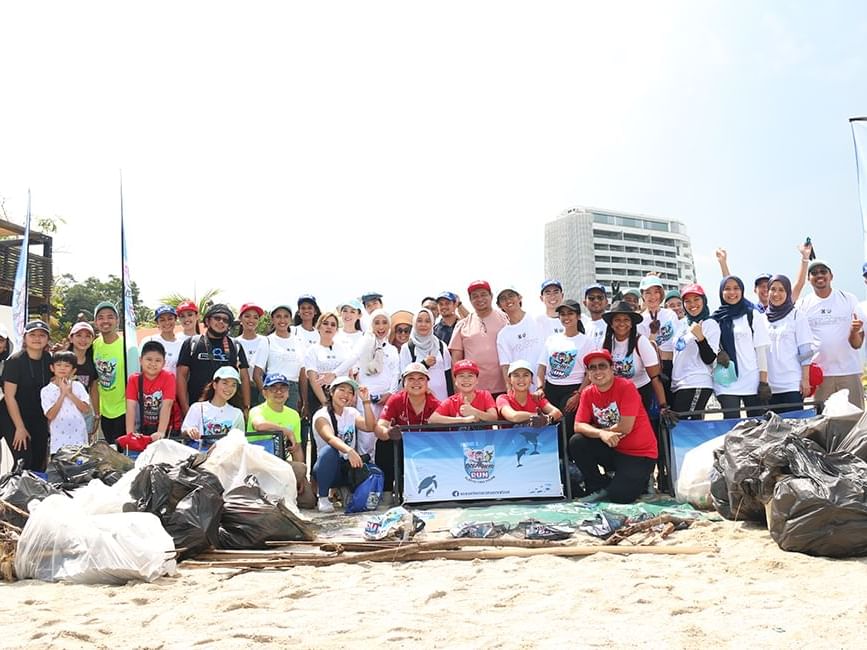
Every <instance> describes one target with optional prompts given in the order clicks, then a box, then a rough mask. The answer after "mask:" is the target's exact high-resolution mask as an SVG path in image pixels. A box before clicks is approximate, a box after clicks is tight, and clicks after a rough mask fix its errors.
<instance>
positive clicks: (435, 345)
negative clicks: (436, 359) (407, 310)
mask: <svg viewBox="0 0 867 650" xmlns="http://www.w3.org/2000/svg"><path fill="white" fill-rule="evenodd" d="M422 312H425V313H427V315H428V316H429V317H430V323H431V330H430V334H428V335H427V336H419V334H418V329H416V327H415V322H413V328H412V331H411V332H410V334H409V340H410V341H412V344H413V345H414V346H415V358H416V359H424V358H425V357H427V356H429V355H432V356H436V355H437V351H438V350H439V339H438V338H437V337H436V336H434V333H433V324H434V322H436V319H435V318H434V315H433V312H432V311H431V310H430V309H428V308H427V307H422V308H421V309H419V310H418V311H417V312H416V313H415V320H418V315H419V314H420V313H422Z"/></svg>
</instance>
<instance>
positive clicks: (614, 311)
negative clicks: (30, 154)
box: [0, 245, 867, 511]
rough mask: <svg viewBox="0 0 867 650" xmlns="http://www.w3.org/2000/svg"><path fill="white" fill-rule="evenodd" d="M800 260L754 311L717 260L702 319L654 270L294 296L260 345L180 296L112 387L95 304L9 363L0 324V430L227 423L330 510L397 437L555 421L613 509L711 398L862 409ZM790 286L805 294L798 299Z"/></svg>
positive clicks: (810, 270) (766, 285) (824, 272)
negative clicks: (406, 298) (270, 444)
mask: <svg viewBox="0 0 867 650" xmlns="http://www.w3.org/2000/svg"><path fill="white" fill-rule="evenodd" d="M799 250H800V253H801V263H800V267H799V270H798V273H797V275H796V278H795V280H796V282H795V285H794V287H793V286H792V283H791V281H790V280H789V278H788V277H787V276H785V275H781V274H767V273H766V274H761V275H758V276H757V277H755V279H754V283H753V288H754V291H755V300H754V301H751V300H749V299H748V298H747V296H746V295H745V293H746V290H745V285H744V282H743V281H742V280H741V278H740V277H738V276H736V275H733V274H731V272H730V270H729V268H728V259H727V255H726V253H725V251H723V250H721V249H720V250H718V251H717V259H718V260H719V262H720V267H721V271H722V280H721V282H720V284H719V288H718V293H717V298H718V301H719V306H718V307H716V308H715V309H713V311H711V305H710V304H709V300H708V293H709V292H707V291H706V290H705V288H704V287H702V286H701V285H699V284H695V283H693V284H689V285H686V286H683V287H681V288H680V289H679V290H674V291H668V292H666V291H665V289H664V286H663V283H662V281H661V280H660V278H659V277H658V276H657V275H656V274H654V273H649V274H648V275H646V276H645V277H644V278H643V279H642V280H641V283H640V285H639V287H638V288H637V289H629V290H626V291H621V290H620V289H619V287H616V286H615V287H612V291H609V289H608V288H606V287H605V286H603V285H601V284H598V283H594V284H591V285H589V286H587V287H586V288H585V289H584V290H583V292H582V295H580V296H570V297H567V296H565V295H564V293H563V285H562V283H561V282H560V281H559V280H557V279H547V280H545V281H544V282H542V283H541V285H540V288H539V294H538V300H539V302H538V303H536V297H535V296H533V297H530V296H528V297H527V298H525V297H524V295H523V294H522V293H521V291H519V290H518V288H516V287H503V288H497V290H496V291H495V290H494V289H493V288H492V287H491V285H490V284H489V283H488V282H487V281H483V280H477V281H473V282H471V283H469V285H468V286H467V287H466V295H467V297H468V302H469V304H468V305H464V304H463V303H462V302H461V300H460V298H459V297H458V295H457V294H456V293H453V292H451V291H444V292H442V293H439V294H438V295H436V296H425V297H424V298H422V299H421V300H420V302H419V307H418V308H417V309H413V310H399V311H394V312H391V311H389V310H386V309H385V307H384V303H383V296H382V294H380V293H377V292H369V293H366V294H364V295H362V296H361V297H360V299H359V300H356V299H351V300H348V301H346V302H344V303H342V304H340V305H337V306H336V308H335V309H334V310H328V309H326V310H324V311H323V310H322V308H321V307H320V305H319V304H318V302H317V300H316V298H315V297H314V296H313V295H311V294H304V295H302V296H300V297H299V298H298V299H297V301H296V302H295V303H292V304H290V303H283V304H279V305H276V306H274V307H272V308H271V309H270V311H269V316H270V323H271V332H270V333H269V334H267V335H261V334H259V333H257V328H258V325H259V321H260V319H261V318H262V317H263V316H264V314H265V310H264V309H263V308H262V307H261V306H259V305H258V304H255V303H252V302H249V303H246V304H244V305H242V306H241V308H240V310H239V313H238V314H237V318H236V314H235V312H234V311H233V310H232V309H231V308H230V307H229V306H227V305H224V304H216V305H212V306H210V307H209V308H208V309H207V311H206V313H204V314H199V311H198V308H197V306H196V305H195V303H193V302H192V301H185V302H182V303H181V304H179V305H177V306H176V307H171V306H168V305H163V306H161V307H159V308H158V309H157V310H156V313H155V315H156V322H157V325H158V328H159V331H158V333H156V334H154V335H153V336H150V337H148V338H147V339H145V340H144V341H143V342H142V344H141V360H140V367H141V370H140V371H139V372H136V373H133V374H131V375H130V376H129V377H128V378H127V373H126V370H125V367H124V345H123V341H122V338H121V337H120V335H119V334H118V312H117V308H116V307H115V305H113V304H112V303H110V302H101V303H99V304H98V305H96V308H95V310H94V313H93V324H91V323H88V322H79V323H76V324H75V325H74V326H73V327H72V330H71V331H70V332H69V335H68V344H67V346H66V347H67V349H66V350H64V351H61V352H56V353H54V354H53V355H51V354H49V353H48V351H47V350H48V336H49V329H48V326H47V324H46V323H45V322H43V321H39V320H37V321H31V322H29V323H27V325H26V327H25V331H24V337H23V349H21V350H18V351H13V350H11V349H10V347H9V339H8V336H7V332H5V331H2V332H0V335H2V336H0V359H2V360H3V362H4V367H3V370H2V378H3V391H4V395H5V397H4V399H3V400H2V402H0V427H2V433H3V435H4V437H5V439H6V441H7V443H8V445H9V447H10V448H11V450H12V453H13V454H14V456H15V458H16V459H22V460H23V461H24V464H25V467H28V468H31V469H35V470H44V469H45V466H46V461H47V458H48V457H49V455H50V454H51V453H53V452H54V451H56V450H57V449H59V448H60V447H61V446H64V445H69V444H86V443H87V442H89V441H93V440H94V439H95V436H96V435H97V432H98V431H99V432H101V434H102V436H103V437H104V438H105V440H106V441H107V442H108V443H109V444H115V445H118V446H119V447H122V448H124V449H141V448H143V447H144V446H146V445H147V444H148V443H149V442H151V441H153V440H156V439H159V438H162V437H166V436H170V437H182V438H185V439H187V440H191V441H201V440H213V439H216V438H218V437H220V436H223V435H225V434H226V433H228V432H229V431H230V430H232V429H243V430H246V431H249V432H273V433H278V434H280V435H281V436H283V438H284V440H285V448H286V458H287V461H289V462H291V463H292V465H293V468H294V469H295V473H296V476H297V477H298V479H299V481H298V483H299V491H300V494H299V503H301V504H302V505H303V506H304V507H311V508H312V507H317V508H318V509H319V510H321V511H329V510H331V509H333V507H334V506H333V503H332V498H331V497H332V495H333V492H334V489H335V488H339V487H340V486H342V485H345V484H346V483H347V482H348V481H349V476H350V474H351V473H352V471H353V470H354V469H358V468H360V467H361V466H362V465H363V464H364V463H365V462H370V461H375V462H376V464H377V465H378V466H379V467H380V468H381V469H382V470H383V472H384V474H385V482H386V491H390V490H391V489H392V486H393V483H394V480H395V477H394V471H393V467H394V454H395V441H396V440H398V439H399V438H400V431H401V429H400V427H407V426H418V425H422V424H441V425H444V426H454V425H466V424H472V423H479V422H494V421H501V420H505V421H509V422H513V423H518V424H522V423H523V424H526V423H529V424H531V425H544V424H548V423H560V426H562V427H563V428H564V431H565V433H566V436H567V439H568V445H567V447H566V448H565V449H561V455H562V457H563V460H564V461H565V460H571V461H573V462H574V463H575V464H576V465H577V466H578V468H579V469H580V471H581V475H582V476H583V488H584V492H585V494H584V495H582V496H581V498H583V499H586V500H591V501H592V500H600V499H607V500H612V501H617V502H628V501H632V500H634V499H635V498H637V497H638V496H640V495H641V494H642V493H643V492H644V491H645V490H646V489H648V485H649V484H651V479H652V477H653V476H654V472H655V473H656V476H657V479H658V480H659V481H660V484H663V482H664V480H665V478H666V472H667V468H666V464H665V462H663V459H661V454H660V453H659V450H660V447H661V442H664V440H663V439H661V436H665V435H666V430H667V428H666V427H665V426H662V425H663V424H669V425H670V424H671V423H673V422H674V421H676V420H677V419H678V418H702V417H703V416H704V413H703V411H704V410H705V408H706V406H707V404H708V401H709V400H710V398H711V396H712V395H714V396H715V397H716V400H717V401H718V403H719V405H720V407H721V408H722V410H723V413H724V415H725V416H726V417H739V415H740V413H741V409H742V408H743V409H745V411H746V413H747V414H748V415H752V414H757V413H760V412H761V411H763V410H765V409H773V410H776V411H778V412H785V411H787V410H794V409H799V408H801V407H802V405H803V400H804V398H805V397H807V396H809V395H813V396H814V398H815V399H816V401H817V403H819V404H821V402H822V401H823V400H824V399H826V398H827V397H828V396H829V395H830V394H831V393H833V392H835V391H837V390H839V389H841V388H846V389H848V390H849V399H850V401H851V402H852V403H853V404H855V405H856V406H858V407H860V408H862V407H863V398H864V393H863V389H862V385H861V373H862V359H861V351H860V349H861V347H862V345H863V340H864V331H863V321H864V308H863V306H862V305H861V304H859V302H858V301H857V299H856V298H855V296H854V295H852V294H851V293H847V292H845V291H841V290H839V289H833V288H832V281H833V278H834V275H833V272H832V268H831V266H830V264H829V263H828V262H826V261H822V260H818V259H812V255H811V249H810V247H809V245H804V246H801V247H799ZM862 275H863V276H864V278H865V281H867V264H865V267H864V268H863V269H862ZM807 281H809V283H810V285H811V286H812V293H810V294H809V295H806V296H804V297H800V292H801V290H802V288H803V287H804V286H806V283H807ZM531 304H534V305H537V306H538V307H539V311H538V313H537V314H535V315H534V314H531V313H529V312H528V311H527V310H528V309H531ZM233 327H235V328H238V331H237V333H235V332H233V331H232V328H233ZM308 464H309V465H310V467H308ZM308 479H309V480H308Z"/></svg>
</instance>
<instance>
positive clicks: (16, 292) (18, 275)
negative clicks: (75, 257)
mask: <svg viewBox="0 0 867 650" xmlns="http://www.w3.org/2000/svg"><path fill="white" fill-rule="evenodd" d="M29 250H30V190H27V219H26V220H25V221H24V237H23V238H22V239H21V253H20V254H19V255H20V256H19V258H18V268H17V269H16V270H15V287H14V288H13V290H12V331H11V332H10V333H9V338H10V339H11V341H12V344H13V347H14V348H15V349H16V350H20V349H21V348H22V347H23V346H22V344H21V342H22V341H23V340H24V325H25V324H26V323H27V317H28V307H27V298H28V295H27V294H28V292H29V287H28V286H27V256H28V254H29Z"/></svg>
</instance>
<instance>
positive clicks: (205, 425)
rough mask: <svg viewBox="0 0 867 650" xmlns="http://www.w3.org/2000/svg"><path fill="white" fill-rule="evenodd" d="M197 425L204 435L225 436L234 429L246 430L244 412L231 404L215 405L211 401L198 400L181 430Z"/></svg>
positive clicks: (188, 413) (188, 412)
mask: <svg viewBox="0 0 867 650" xmlns="http://www.w3.org/2000/svg"><path fill="white" fill-rule="evenodd" d="M193 427H195V428H196V429H198V430H199V433H201V434H202V435H203V436H225V435H226V434H227V433H229V431H231V430H232V429H240V430H241V431H245V430H246V427H245V426H244V413H243V412H242V411H241V409H237V408H235V407H234V406H232V405H231V404H224V405H223V406H214V405H213V404H211V402H196V403H195V404H193V405H192V406H190V410H189V411H187V416H186V417H185V418H184V423H183V424H182V425H181V431H187V430H189V429H192V428H193Z"/></svg>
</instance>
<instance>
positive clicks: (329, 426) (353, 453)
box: [312, 377, 376, 512]
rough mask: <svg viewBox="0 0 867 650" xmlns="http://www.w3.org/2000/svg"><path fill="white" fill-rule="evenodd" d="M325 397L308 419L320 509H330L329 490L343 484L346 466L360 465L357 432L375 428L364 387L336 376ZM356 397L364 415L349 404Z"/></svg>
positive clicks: (323, 510) (357, 466) (330, 510)
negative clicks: (314, 448) (311, 420)
mask: <svg viewBox="0 0 867 650" xmlns="http://www.w3.org/2000/svg"><path fill="white" fill-rule="evenodd" d="M356 396H357V397H356ZM327 398H328V399H327V402H326V405H325V406H323V407H322V408H321V409H319V410H318V411H316V413H315V414H314V416H313V422H312V425H313V435H314V437H315V439H316V448H317V450H318V451H317V454H318V457H317V459H316V464H315V465H314V466H313V475H314V476H315V477H316V481H317V484H318V487H317V489H318V492H319V504H318V505H319V511H320V512H334V506H333V505H332V504H331V501H330V500H329V499H328V492H329V490H330V489H331V488H333V487H341V486H343V485H347V482H346V475H347V471H348V470H349V468H350V467H354V468H360V467H361V466H362V465H363V464H364V461H363V460H362V458H361V454H359V453H358V450H357V443H358V434H357V431H359V430H361V431H369V432H372V431H374V430H375V428H376V418H374V416H373V410H372V409H371V408H370V393H369V392H368V390H367V388H366V387H364V386H360V387H359V385H358V384H357V383H356V382H355V381H353V380H352V379H350V378H349V377H337V378H336V379H335V380H334V381H333V382H331V384H330V386H329V389H328V396H327ZM357 398H361V403H362V405H363V408H364V415H362V414H361V413H359V412H358V411H357V410H356V409H355V408H354V407H353V406H352V405H353V404H355V403H356V399H357Z"/></svg>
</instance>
